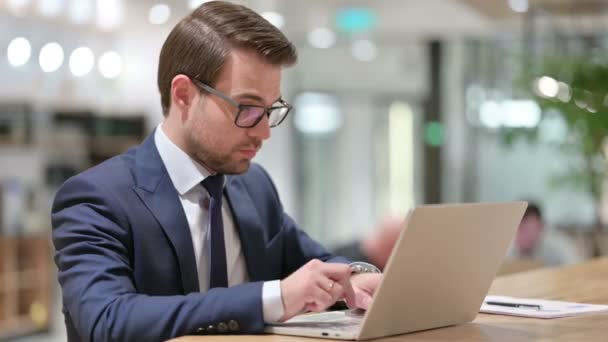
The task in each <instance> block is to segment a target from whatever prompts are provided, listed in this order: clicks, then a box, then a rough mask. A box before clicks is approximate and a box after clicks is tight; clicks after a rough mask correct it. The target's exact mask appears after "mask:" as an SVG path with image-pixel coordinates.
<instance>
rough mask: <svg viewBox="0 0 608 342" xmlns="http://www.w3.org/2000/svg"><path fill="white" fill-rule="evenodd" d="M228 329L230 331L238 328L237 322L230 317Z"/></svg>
mask: <svg viewBox="0 0 608 342" xmlns="http://www.w3.org/2000/svg"><path fill="white" fill-rule="evenodd" d="M228 329H230V331H237V330H239V322H237V321H235V320H233V319H231V320H230V321H228Z"/></svg>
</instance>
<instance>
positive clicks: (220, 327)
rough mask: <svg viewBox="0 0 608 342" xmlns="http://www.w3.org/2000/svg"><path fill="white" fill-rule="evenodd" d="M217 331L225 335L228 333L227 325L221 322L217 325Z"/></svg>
mask: <svg viewBox="0 0 608 342" xmlns="http://www.w3.org/2000/svg"><path fill="white" fill-rule="evenodd" d="M217 331H218V332H219V333H221V334H224V333H226V332H227V331H228V325H226V323H224V322H221V323H220V324H218V325H217Z"/></svg>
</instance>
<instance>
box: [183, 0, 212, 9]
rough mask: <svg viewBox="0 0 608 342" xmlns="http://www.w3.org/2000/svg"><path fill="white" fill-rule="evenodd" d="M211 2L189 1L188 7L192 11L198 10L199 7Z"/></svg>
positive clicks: (204, 0) (203, 0)
mask: <svg viewBox="0 0 608 342" xmlns="http://www.w3.org/2000/svg"><path fill="white" fill-rule="evenodd" d="M209 1H210V0H190V1H188V6H189V7H190V9H191V10H193V9H195V8H197V7H198V6H200V5H202V4H204V3H205V2H209Z"/></svg>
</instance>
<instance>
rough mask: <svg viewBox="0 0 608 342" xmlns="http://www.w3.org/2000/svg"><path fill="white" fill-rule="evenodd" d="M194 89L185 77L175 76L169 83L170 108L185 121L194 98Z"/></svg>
mask: <svg viewBox="0 0 608 342" xmlns="http://www.w3.org/2000/svg"><path fill="white" fill-rule="evenodd" d="M196 94H197V92H196V89H195V88H194V85H193V84H192V81H190V78H188V76H186V75H176V76H175V77H173V80H172V81H171V107H174V108H175V109H177V111H178V112H179V113H180V114H181V117H182V119H186V117H187V114H188V112H189V110H190V107H191V106H192V105H193V103H194V99H195V98H196Z"/></svg>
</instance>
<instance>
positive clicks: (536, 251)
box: [508, 202, 583, 266]
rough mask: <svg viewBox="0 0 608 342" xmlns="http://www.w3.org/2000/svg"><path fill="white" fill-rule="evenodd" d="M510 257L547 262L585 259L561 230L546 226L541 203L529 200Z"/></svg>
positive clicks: (553, 263)
mask: <svg viewBox="0 0 608 342" xmlns="http://www.w3.org/2000/svg"><path fill="white" fill-rule="evenodd" d="M508 256H509V258H510V259H519V260H533V261H536V262H540V263H541V264H542V265H544V266H556V265H563V264H574V263H577V262H580V261H582V260H583V256H582V255H581V254H580V253H579V252H578V250H577V249H576V247H575V245H574V244H573V243H572V242H570V241H569V240H568V238H567V237H566V236H564V235H563V234H562V233H560V232H559V231H556V230H554V229H548V228H547V227H545V223H544V221H543V217H542V213H541V209H540V207H539V206H538V205H537V204H536V203H533V202H529V204H528V208H527V209H526V212H525V213H524V217H523V218H522V220H521V223H520V224H519V228H518V229H517V233H516V235H515V239H514V240H513V243H512V244H511V247H510V249H509V254H508Z"/></svg>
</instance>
